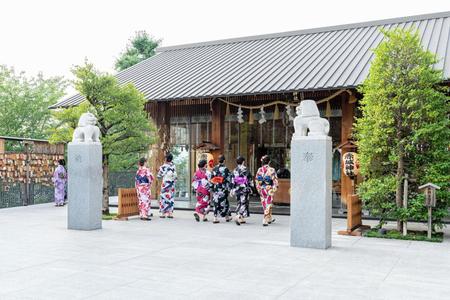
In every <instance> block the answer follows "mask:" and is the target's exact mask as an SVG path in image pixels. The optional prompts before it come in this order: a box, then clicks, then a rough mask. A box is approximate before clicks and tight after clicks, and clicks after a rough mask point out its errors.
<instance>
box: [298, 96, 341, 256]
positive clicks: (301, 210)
mask: <svg viewBox="0 0 450 300" xmlns="http://www.w3.org/2000/svg"><path fill="white" fill-rule="evenodd" d="M311 101H312V100H304V101H303V102H309V103H306V104H310V105H312V106H315V109H309V110H313V113H311V111H308V107H305V106H308V105H302V104H301V105H300V109H297V114H298V116H297V117H296V119H295V120H294V126H295V134H294V136H293V138H292V144H291V164H292V167H291V170H292V171H291V183H292V184H291V218H290V219H291V224H290V228H291V241H290V242H291V246H293V247H304V248H319V249H327V248H329V247H331V159H332V155H331V137H329V136H328V135H327V134H328V130H329V124H328V121H327V120H325V119H321V118H320V117H319V112H318V110H317V112H314V111H315V110H316V109H317V106H316V104H315V103H314V101H312V102H311ZM303 102H302V103H303ZM302 106H303V108H301V107H302ZM308 112H309V114H308ZM302 114H303V115H302ZM308 133H309V134H308Z"/></svg>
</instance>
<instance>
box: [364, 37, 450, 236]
mask: <svg viewBox="0 0 450 300" xmlns="http://www.w3.org/2000/svg"><path fill="white" fill-rule="evenodd" d="M383 34H384V36H385V40H384V41H383V42H382V43H380V45H379V46H378V47H377V48H376V49H375V51H374V52H375V58H374V60H373V61H372V65H371V68H370V74H369V76H368V78H367V79H366V80H365V81H364V83H363V85H362V86H361V88H360V91H361V92H362V94H363V95H364V98H363V99H362V101H361V111H362V116H361V117H360V118H358V119H357V120H356V125H355V128H356V138H357V144H358V152H359V158H360V163H361V173H362V174H363V176H364V177H365V181H364V182H363V183H362V184H361V185H360V188H359V193H360V195H361V197H362V199H363V201H364V203H365V204H366V206H368V207H369V208H371V210H372V212H374V213H375V214H378V215H379V216H382V220H383V219H384V218H385V217H386V216H391V217H396V218H397V220H398V229H400V228H401V221H404V220H406V219H407V218H413V219H416V220H420V221H424V220H423V219H422V217H423V215H421V212H418V211H417V208H418V207H419V206H420V205H419V204H420V203H422V207H423V197H421V195H420V194H419V193H418V191H417V187H418V185H420V184H423V183H426V182H428V181H431V182H434V183H436V184H438V185H441V186H442V187H444V188H443V189H441V192H440V193H439V194H438V197H439V199H440V200H439V205H438V209H437V211H436V213H435V221H436V222H437V223H438V224H442V222H441V221H442V217H443V216H445V214H446V211H447V207H448V205H449V193H448V187H449V180H450V177H449V176H450V156H449V155H450V153H449V151H448V150H447V147H448V141H449V140H450V127H449V119H448V115H447V114H448V112H449V105H448V97H446V95H445V91H446V89H445V88H444V87H443V86H442V85H441V83H442V80H443V73H442V71H441V70H435V69H433V65H434V64H435V63H436V62H437V60H436V58H435V56H434V55H433V54H432V53H430V52H428V51H425V50H423V48H422V47H421V44H420V38H419V35H418V34H417V33H416V32H413V31H412V30H401V29H395V30H393V31H383ZM405 174H408V175H409V177H410V178H411V184H410V193H409V195H408V197H409V201H410V202H411V204H412V205H411V207H408V209H404V208H402V198H403V182H404V178H405ZM421 201H422V202H421ZM380 226H382V222H381V223H380Z"/></svg>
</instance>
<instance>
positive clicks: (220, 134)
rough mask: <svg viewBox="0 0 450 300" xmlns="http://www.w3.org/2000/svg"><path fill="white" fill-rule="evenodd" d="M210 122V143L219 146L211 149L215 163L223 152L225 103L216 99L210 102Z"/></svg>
mask: <svg viewBox="0 0 450 300" xmlns="http://www.w3.org/2000/svg"><path fill="white" fill-rule="evenodd" d="M211 123H212V126H211V129H212V132H211V143H213V144H215V145H217V146H219V148H220V149H218V150H214V151H212V155H213V156H214V161H215V163H217V158H218V157H219V155H220V154H223V153H224V152H225V148H224V146H225V103H223V102H222V101H218V100H216V101H214V102H213V103H212V116H211Z"/></svg>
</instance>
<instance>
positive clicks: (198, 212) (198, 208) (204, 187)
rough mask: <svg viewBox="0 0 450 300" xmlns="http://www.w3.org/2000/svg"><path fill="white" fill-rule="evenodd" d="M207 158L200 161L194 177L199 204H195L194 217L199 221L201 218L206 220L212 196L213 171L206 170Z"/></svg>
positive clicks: (193, 185)
mask: <svg viewBox="0 0 450 300" xmlns="http://www.w3.org/2000/svg"><path fill="white" fill-rule="evenodd" d="M206 164H207V162H206V160H204V159H202V160H200V161H199V162H198V169H197V171H196V172H195V173H194V178H192V187H193V188H194V190H195V194H196V198H197V204H196V205H195V213H194V217H195V220H196V221H197V222H199V221H200V218H201V219H202V220H203V221H204V222H206V221H208V219H207V218H206V215H207V214H208V212H209V201H210V198H211V194H210V192H211V183H210V182H209V181H210V180H211V173H210V172H209V171H208V170H206Z"/></svg>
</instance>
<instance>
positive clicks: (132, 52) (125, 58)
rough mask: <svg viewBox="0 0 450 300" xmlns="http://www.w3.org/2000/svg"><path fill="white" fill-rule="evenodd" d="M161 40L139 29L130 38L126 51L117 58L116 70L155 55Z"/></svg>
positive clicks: (123, 68)
mask: <svg viewBox="0 0 450 300" xmlns="http://www.w3.org/2000/svg"><path fill="white" fill-rule="evenodd" d="M160 43H161V40H156V39H154V38H153V37H151V36H150V35H149V34H148V33H147V32H145V31H138V32H136V34H135V35H134V36H133V37H132V38H131V39H130V41H129V44H128V45H127V47H126V49H125V51H124V52H122V53H121V55H120V57H119V58H118V59H117V60H116V64H115V67H116V70H117V71H122V70H125V69H126V68H129V67H131V66H133V65H135V64H137V63H138V62H141V61H143V60H144V59H147V58H149V57H151V56H153V55H155V49H156V48H157V47H158V46H159V44H160Z"/></svg>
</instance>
